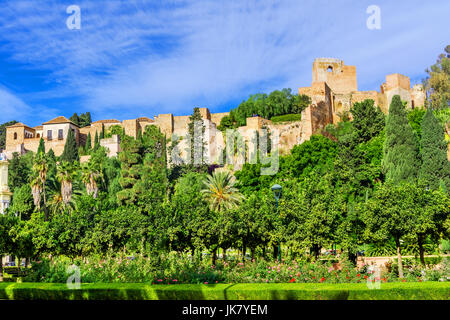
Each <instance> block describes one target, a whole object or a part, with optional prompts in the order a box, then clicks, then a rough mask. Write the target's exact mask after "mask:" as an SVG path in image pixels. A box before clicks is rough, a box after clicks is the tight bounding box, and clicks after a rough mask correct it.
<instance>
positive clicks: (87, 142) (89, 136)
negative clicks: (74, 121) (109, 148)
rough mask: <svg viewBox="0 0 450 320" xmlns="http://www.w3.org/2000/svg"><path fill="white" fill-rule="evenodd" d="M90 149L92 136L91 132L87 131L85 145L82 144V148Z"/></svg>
mask: <svg viewBox="0 0 450 320" xmlns="http://www.w3.org/2000/svg"><path fill="white" fill-rule="evenodd" d="M91 149H92V136H91V133H90V132H89V133H88V136H87V140H86V145H85V146H84V150H85V151H89V150H91Z"/></svg>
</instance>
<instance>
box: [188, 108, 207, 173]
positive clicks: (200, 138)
mask: <svg viewBox="0 0 450 320" xmlns="http://www.w3.org/2000/svg"><path fill="white" fill-rule="evenodd" d="M205 130H206V128H205V125H204V123H203V119H202V115H201V114H200V109H199V108H194V112H193V113H192V115H191V116H190V117H189V124H188V137H187V138H188V139H189V141H190V145H189V148H190V150H188V152H189V153H188V154H189V157H190V159H189V160H190V162H189V164H190V165H193V166H199V165H203V164H205V163H206V161H207V159H205V150H206V149H205V148H206V146H205V145H206V141H205Z"/></svg>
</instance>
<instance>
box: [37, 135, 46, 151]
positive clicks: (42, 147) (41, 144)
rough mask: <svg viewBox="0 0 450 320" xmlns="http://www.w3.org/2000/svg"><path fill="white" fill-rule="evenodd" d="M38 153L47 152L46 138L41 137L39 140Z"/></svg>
mask: <svg viewBox="0 0 450 320" xmlns="http://www.w3.org/2000/svg"><path fill="white" fill-rule="evenodd" d="M36 153H37V154H45V143H44V139H42V138H41V139H40V140H39V147H38V149H37V152H36Z"/></svg>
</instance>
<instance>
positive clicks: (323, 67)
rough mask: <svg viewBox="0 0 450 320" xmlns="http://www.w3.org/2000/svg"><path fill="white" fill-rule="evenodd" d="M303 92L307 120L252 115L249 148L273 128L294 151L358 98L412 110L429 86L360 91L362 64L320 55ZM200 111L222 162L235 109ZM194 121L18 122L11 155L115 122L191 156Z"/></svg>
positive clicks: (389, 80)
mask: <svg viewBox="0 0 450 320" xmlns="http://www.w3.org/2000/svg"><path fill="white" fill-rule="evenodd" d="M298 92H299V94H306V95H308V96H309V97H310V98H311V101H312V103H311V105H310V106H309V107H308V108H306V109H305V110H304V111H303V112H302V117H301V120H299V121H294V122H287V123H277V124H274V123H272V122H271V121H270V120H267V119H263V118H261V117H250V118H247V123H246V126H243V127H239V128H238V129H237V130H238V132H239V133H240V134H241V136H242V137H243V138H244V140H245V141H246V144H247V147H248V149H249V150H252V147H253V140H254V135H255V130H256V131H261V130H262V129H263V128H267V129H268V130H269V132H272V131H273V132H278V133H279V143H278V147H279V151H280V154H286V153H289V151H290V150H291V149H292V148H293V147H294V146H295V145H297V144H301V143H303V142H304V141H306V140H309V138H310V137H311V135H313V134H315V133H318V132H321V131H322V130H323V129H324V128H325V127H326V126H327V125H328V124H330V123H337V122H339V121H340V120H341V119H342V116H343V115H344V114H345V113H348V112H349V111H350V108H351V106H352V105H353V104H354V103H355V102H359V101H363V100H365V99H373V100H374V101H375V104H376V105H378V106H380V108H381V110H382V111H383V112H385V113H387V112H388V106H389V104H390V101H391V99H392V97H393V96H394V95H395V94H399V95H400V96H401V98H402V100H404V101H406V103H407V107H408V108H414V107H420V106H423V104H424V101H425V92H424V90H423V87H422V86H421V85H415V86H413V87H412V88H411V86H410V80H409V78H408V77H406V76H404V75H401V74H391V75H387V76H386V82H385V83H383V84H382V85H381V86H380V92H378V91H358V86H357V77H356V67H355V66H347V65H345V64H344V61H342V60H339V59H334V58H318V59H315V60H314V63H313V70H312V83H311V86H309V87H301V88H299V90H298ZM200 113H201V115H202V118H203V121H204V125H205V129H206V130H205V136H206V149H207V152H206V153H207V154H206V158H207V159H208V162H209V163H217V162H218V161H219V157H220V156H221V154H222V151H221V150H223V149H224V148H225V142H226V141H225V140H226V138H225V137H224V135H223V133H222V132H221V131H219V130H218V129H217V127H218V126H219V124H220V121H221V119H222V118H223V117H224V116H227V115H228V114H229V113H228V112H222V113H211V112H210V111H209V109H208V108H200ZM349 116H351V115H349ZM188 124H189V116H174V115H173V114H159V115H158V116H155V117H154V119H150V118H147V117H141V118H137V119H129V120H123V121H119V120H116V119H109V120H99V121H95V122H93V123H92V124H91V125H90V126H87V127H83V128H79V127H78V126H77V125H75V124H73V123H72V122H71V121H70V120H68V119H66V118H65V117H58V118H55V119H53V120H50V121H48V122H46V123H44V124H43V125H42V126H38V127H34V128H31V127H28V126H26V125H25V124H23V123H18V124H15V125H12V126H10V127H8V128H7V133H6V150H5V153H6V155H7V157H8V158H11V157H12V153H13V152H18V153H20V154H23V153H24V152H26V151H34V152H36V151H37V148H38V145H39V140H40V137H43V138H44V142H45V146H46V151H48V150H50V148H52V149H53V151H54V152H55V154H56V155H57V156H58V155H60V154H62V152H63V149H64V144H65V141H66V138H67V133H68V130H73V131H74V133H75V137H76V140H77V143H78V144H84V143H85V141H86V139H87V137H88V134H89V133H90V134H91V139H92V141H91V142H92V145H93V143H94V138H95V134H96V132H97V133H100V132H101V131H102V130H105V132H107V130H108V129H109V128H110V127H111V126H114V125H118V126H120V127H122V128H123V129H124V131H125V133H126V134H127V135H129V136H132V137H137V135H138V134H139V131H141V132H144V131H145V128H146V127H147V126H149V125H155V126H157V127H159V129H160V130H161V132H162V133H164V134H165V135H166V137H167V138H172V137H174V138H175V136H176V137H178V138H179V139H178V141H179V145H178V149H179V150H180V151H181V156H182V157H186V154H187V153H186V151H185V150H186V148H187V147H188V139H186V135H187V134H188ZM50 132H52V134H53V136H52V137H51V138H52V139H50V137H49V136H48V135H49V134H50ZM100 144H101V145H102V146H105V147H107V148H108V149H109V156H116V155H117V153H118V152H120V139H119V138H118V136H113V137H112V138H109V139H103V140H102V141H101V142H100Z"/></svg>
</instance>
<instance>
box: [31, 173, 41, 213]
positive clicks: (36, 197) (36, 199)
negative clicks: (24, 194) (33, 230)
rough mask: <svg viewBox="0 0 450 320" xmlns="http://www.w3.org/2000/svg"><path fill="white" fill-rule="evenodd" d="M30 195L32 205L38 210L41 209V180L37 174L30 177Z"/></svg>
mask: <svg viewBox="0 0 450 320" xmlns="http://www.w3.org/2000/svg"><path fill="white" fill-rule="evenodd" d="M30 185H31V194H32V195H33V203H34V206H35V207H36V208H38V210H40V209H41V192H42V185H41V179H40V177H39V175H38V174H33V175H32V176H31V181H30Z"/></svg>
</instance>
